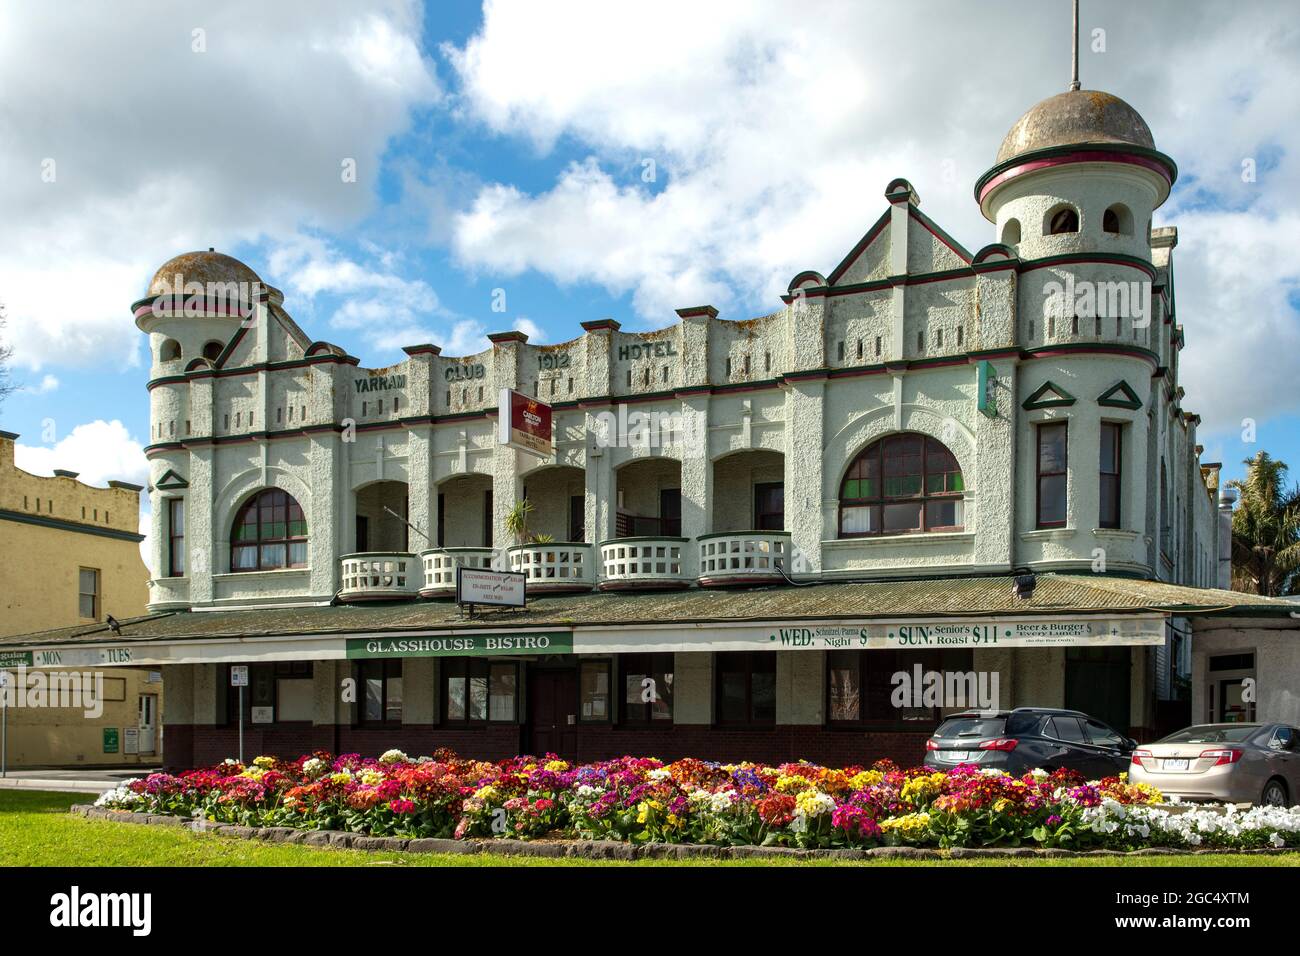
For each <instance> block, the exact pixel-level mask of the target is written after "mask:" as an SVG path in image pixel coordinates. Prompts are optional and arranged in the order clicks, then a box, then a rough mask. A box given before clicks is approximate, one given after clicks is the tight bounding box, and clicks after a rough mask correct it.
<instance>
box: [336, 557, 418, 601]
mask: <svg viewBox="0 0 1300 956" xmlns="http://www.w3.org/2000/svg"><path fill="white" fill-rule="evenodd" d="M340 562H341V563H342V568H343V574H342V577H343V585H342V587H341V588H340V589H339V600H340V601H343V602H345V603H352V602H355V601H396V600H401V599H403V598H413V597H415V596H416V594H417V593H418V592H419V589H420V573H419V567H420V565H419V561H418V560H417V559H416V557H415V555H413V554H406V553H404V552H400V551H382V552H381V551H366V552H362V553H359V554H345V555H343V557H342V558H341V559H340Z"/></svg>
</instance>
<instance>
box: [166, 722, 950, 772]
mask: <svg viewBox="0 0 1300 956" xmlns="http://www.w3.org/2000/svg"><path fill="white" fill-rule="evenodd" d="M524 731H525V728H523V727H520V726H516V725H505V726H500V727H488V728H484V729H482V730H459V729H451V728H443V727H434V726H422V725H415V724H410V725H404V726H401V727H394V728H391V729H377V728H370V727H348V726H343V725H339V726H314V725H312V724H306V723H304V724H279V725H272V726H269V727H268V726H265V725H258V726H257V728H256V729H253V728H252V727H248V726H245V728H244V757H245V759H247V760H251V759H252V758H253V757H256V756H260V755H262V754H268V755H272V756H277V757H285V758H290V759H292V758H294V757H298V756H300V755H302V754H305V753H311V752H312V751H315V750H328V751H330V752H331V753H336V754H338V753H360V754H362V755H364V756H369V757H375V756H378V755H379V754H381V753H383V752H384V751H385V750H389V749H391V748H397V749H399V750H402V751H405V752H406V753H408V754H410V755H412V756H416V755H419V754H430V753H433V751H434V750H436V749H438V748H439V747H449V748H451V749H452V750H454V751H456V752H457V753H458V754H461V755H462V756H465V757H474V758H477V759H480V760H502V759H505V758H507V757H513V756H515V755H516V754H519V753H522V752H524V748H525V747H526V737H525V733H524ZM927 736H928V734H922V733H885V732H876V733H864V732H861V731H856V732H854V731H832V730H827V729H825V728H823V727H809V726H802V725H787V726H780V727H775V728H772V729H770V730H731V729H719V728H713V727H706V726H698V725H690V724H682V725H677V726H673V727H665V728H663V729H659V728H652V729H641V728H635V729H633V728H614V727H606V726H589V725H580V726H578V727H577V728H576V733H575V737H576V739H577V746H576V751H575V752H574V753H572V754H564V755H562V756H565V757H568V758H571V759H573V760H575V761H579V762H584V763H586V762H591V761H596V760H608V759H610V758H612V757H621V756H623V755H624V754H630V755H632V756H647V757H659V758H661V759H663V760H676V759H679V758H681V757H699V758H701V759H704V760H720V761H726V762H738V761H741V760H754V761H761V762H763V763H773V764H775V763H784V762H786V761H793V760H811V761H812V762H814V763H819V764H823V765H825V766H830V767H844V766H850V765H853V764H861V765H869V764H871V763H872V762H874V761H876V760H879V759H881V758H884V757H888V758H889V759H891V760H893V761H895V762H896V763H898V764H899V765H900V766H903V767H909V766H913V765H915V764H919V763H920V762H921V759H922V758H923V757H924V756H925V740H926V737H927ZM166 737H167V746H166V758H167V767H168V769H169V770H179V769H185V768H188V767H196V766H209V765H211V764H214V763H219V762H221V761H222V760H224V759H226V758H227V757H234V756H237V754H238V750H239V731H238V728H237V727H211V726H205V725H194V724H178V725H168V726H167V730H166Z"/></svg>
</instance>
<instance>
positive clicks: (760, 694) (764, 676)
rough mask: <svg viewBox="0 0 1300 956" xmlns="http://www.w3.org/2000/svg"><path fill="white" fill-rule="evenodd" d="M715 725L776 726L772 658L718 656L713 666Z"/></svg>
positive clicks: (768, 655)
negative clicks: (715, 706) (715, 702)
mask: <svg viewBox="0 0 1300 956" xmlns="http://www.w3.org/2000/svg"><path fill="white" fill-rule="evenodd" d="M714 674H715V678H714V682H715V685H716V695H717V722H718V723H719V724H722V725H727V726H735V727H772V726H774V725H775V724H776V654H775V653H773V652H771V651H732V652H726V653H720V654H718V655H717V656H716V658H715V662H714Z"/></svg>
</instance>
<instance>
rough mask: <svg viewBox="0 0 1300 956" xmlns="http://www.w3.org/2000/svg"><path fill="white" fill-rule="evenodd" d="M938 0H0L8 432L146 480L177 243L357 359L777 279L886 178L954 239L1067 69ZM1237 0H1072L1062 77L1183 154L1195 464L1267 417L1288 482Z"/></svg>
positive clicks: (1278, 152)
mask: <svg viewBox="0 0 1300 956" xmlns="http://www.w3.org/2000/svg"><path fill="white" fill-rule="evenodd" d="M932 6H933V7H934V8H935V9H934V10H933V12H932V13H931V14H930V15H927V16H924V17H921V18H915V13H914V11H915V9H916V7H915V4H902V3H885V2H879V3H875V4H833V3H818V2H810V3H807V4H800V5H799V6H798V8H797V9H795V8H792V6H791V5H788V4H781V3H776V2H773V3H766V2H754V3H747V4H742V5H736V6H735V7H732V6H729V5H717V7H716V8H714V7H709V8H703V7H702V6H701V5H699V4H690V3H677V2H663V3H660V4H656V5H653V6H649V7H644V6H642V5H610V4H587V3H573V4H569V3H559V2H557V3H548V4H536V3H531V4H530V3H526V2H514V0H499V2H491V3H487V4H478V3H470V2H437V3H429V4H427V5H421V4H418V3H414V2H407V0H391V2H382V3H380V2H376V3H351V2H343V0H337V2H328V0H327V2H319V3H306V2H303V3H297V2H289V0H286V2H284V3H280V4H276V5H274V7H271V8H267V7H266V6H265V5H261V4H254V3H238V2H236V3H228V4H223V5H221V6H220V8H218V9H215V10H214V8H212V7H210V6H208V5H204V4H201V3H187V2H182V3H177V4H169V5H166V6H163V5H160V4H148V3H144V2H135V0H128V2H125V3H122V4H120V5H114V7H113V9H112V10H111V11H109V10H108V8H107V7H106V6H105V5H102V4H95V3H79V2H74V3H71V4H66V5H59V8H58V9H57V10H55V9H53V6H52V5H44V4H17V5H15V4H7V5H5V7H4V8H3V9H0V85H3V88H4V89H5V90H6V91H9V92H8V93H7V95H6V97H5V98H4V99H3V101H0V138H3V140H4V141H5V142H6V144H7V149H6V150H5V151H4V153H3V155H2V156H0V206H2V207H3V208H5V209H7V210H10V213H11V214H10V215H7V217H6V218H7V220H8V222H7V226H6V229H5V230H3V235H0V302H4V303H5V304H6V306H7V312H8V328H7V329H6V330H5V332H4V333H3V334H4V335H5V336H6V338H7V340H9V341H11V342H12V344H13V345H14V349H15V355H14V360H13V372H14V377H15V379H16V380H17V381H18V382H19V383H20V384H22V385H23V389H22V390H20V391H18V392H17V393H15V394H14V395H12V396H11V397H10V398H9V399H8V400H7V402H6V403H5V405H4V406H3V407H2V408H0V428H3V429H5V430H9V431H16V432H19V433H21V434H22V436H23V437H22V441H21V446H20V463H21V464H23V465H24V467H28V468H30V469H31V470H35V471H42V472H46V473H48V472H49V470H51V469H52V468H55V467H67V468H72V469H74V470H80V471H81V472H82V474H83V478H86V479H88V480H91V481H93V482H102V481H103V480H106V479H107V478H112V477H121V478H126V479H129V480H137V481H141V480H143V477H144V474H145V467H144V464H143V461H142V459H141V456H140V455H139V446H141V445H143V444H145V443H146V441H147V435H148V418H147V416H148V401H147V396H146V393H145V390H144V383H145V380H146V377H147V361H146V356H145V343H144V337H143V336H142V335H140V334H139V333H138V332H137V331H136V330H135V329H134V327H133V326H132V324H131V319H130V316H129V313H128V307H129V305H130V303H131V302H132V301H134V300H135V299H136V298H139V297H140V295H142V293H143V290H144V288H145V286H146V284H147V282H148V280H149V277H150V275H151V274H152V272H153V270H154V269H155V268H156V267H157V266H158V265H160V264H161V263H162V262H163V261H164V260H165V259H167V258H168V257H170V256H171V255H174V254H176V253H179V252H183V251H188V250H191V249H199V248H206V247H208V246H215V247H217V248H218V249H220V250H222V251H225V252H229V253H231V254H233V255H235V256H237V257H239V258H241V259H243V260H244V261H246V262H247V263H249V265H251V266H252V267H253V269H254V270H255V271H257V272H258V274H259V275H261V276H262V277H263V278H264V279H265V280H266V281H268V282H270V283H271V284H273V285H275V286H277V287H279V288H281V289H283V290H284V292H285V295H286V302H285V305H286V308H287V309H288V311H289V312H290V313H291V314H292V315H293V316H294V318H295V319H296V320H298V322H299V323H300V324H301V325H303V326H304V328H306V330H307V331H308V334H309V335H311V336H312V337H313V338H318V339H327V340H330V341H334V342H337V343H339V344H341V345H343V346H344V347H346V348H347V349H348V350H349V351H350V352H352V353H353V354H355V355H358V356H359V357H360V358H361V360H362V362H363V364H367V365H374V366H379V365H385V364H389V363H391V362H393V361H397V360H399V359H400V358H401V357H402V356H401V352H400V346H402V345H408V344H416V343H419V342H423V341H432V342H435V343H437V344H440V345H442V346H443V347H444V349H445V350H446V351H448V352H469V351H474V350H477V349H478V348H480V347H482V346H483V344H484V339H483V336H484V335H485V334H486V333H487V332H492V331H498V330H500V329H503V328H510V327H519V328H523V329H525V330H526V331H528V332H529V334H530V336H533V339H534V341H537V340H541V341H562V340H564V339H567V338H570V337H572V336H574V335H576V334H578V332H579V331H580V329H579V325H578V323H579V322H581V321H584V320H588V319H594V318H600V317H605V316H612V317H614V318H616V319H618V320H619V321H620V322H622V323H623V325H624V327H625V328H632V329H639V328H651V327H658V326H662V325H666V324H668V323H670V322H671V321H673V320H674V318H675V316H674V315H673V311H672V310H673V309H674V308H678V307H682V306H688V305H697V304H702V303H706V302H707V303H712V304H713V305H715V306H717V307H718V308H719V310H720V311H721V313H722V315H723V317H724V318H746V317H749V316H751V315H756V314H761V313H765V312H768V311H771V310H772V309H774V308H775V307H776V306H777V304H778V303H777V299H776V294H777V292H778V291H779V290H782V289H784V286H785V283H786V282H787V281H788V279H789V278H790V277H791V276H792V275H794V274H795V273H796V272H798V271H800V270H802V269H805V268H815V269H820V270H823V271H828V270H829V269H830V268H831V267H833V266H834V264H835V263H836V262H837V261H838V260H839V258H840V257H841V256H842V255H843V253H844V252H845V251H847V250H848V249H849V248H850V247H851V246H852V244H853V243H854V241H855V240H856V239H857V238H858V237H859V236H860V235H861V233H862V232H863V231H864V230H865V228H866V227H867V226H868V225H869V224H870V223H871V222H872V221H873V220H874V219H875V218H876V217H877V216H878V215H879V214H880V212H881V211H882V210H883V209H884V205H885V204H884V200H883V196H882V193H883V189H884V186H885V184H886V183H887V182H888V181H889V180H890V179H891V178H893V177H894V176H898V175H902V176H906V177H907V178H908V179H910V180H911V181H912V183H913V184H914V185H915V186H916V188H917V189H918V191H919V193H920V195H921V197H922V208H923V209H924V210H925V211H926V212H927V213H928V214H929V215H930V216H932V217H933V218H934V219H936V220H937V221H938V222H939V223H940V224H941V225H942V226H943V227H944V228H945V229H947V230H948V231H949V232H950V233H951V234H952V235H954V236H955V237H956V238H957V239H958V240H959V241H961V242H962V243H964V244H965V245H966V246H967V247H968V248H971V249H976V248H979V247H980V246H982V245H984V244H985V243H987V242H990V241H992V240H993V238H994V237H993V235H992V226H991V225H990V224H988V223H987V222H985V221H984V220H983V219H982V218H981V217H980V216H979V213H978V209H977V208H976V207H975V203H974V201H973V199H972V198H971V188H972V186H973V183H974V180H975V179H976V177H978V175H979V174H980V173H981V172H983V171H984V169H986V168H987V167H988V166H989V165H991V163H992V159H993V156H994V154H995V153H996V149H997V146H998V143H999V142H1000V140H1001V138H1002V136H1003V134H1004V133H1005V131H1006V129H1007V128H1009V127H1010V125H1011V123H1012V122H1014V120H1015V119H1016V118H1017V117H1018V116H1019V115H1020V114H1021V113H1022V112H1024V110H1025V109H1027V108H1028V107H1029V106H1031V105H1032V104H1033V103H1035V102H1036V101H1038V100H1040V99H1042V98H1044V97H1046V96H1049V95H1051V94H1053V93H1056V92H1059V91H1060V90H1062V89H1064V86H1065V81H1066V80H1068V67H1069V63H1068V23H1069V9H1068V7H1069V4H1068V3H1067V2H1065V0H1060V2H1056V0H1053V2H1043V3H1038V4H1034V5H1032V6H1031V7H1030V8H1025V7H1024V5H1023V4H1020V3H1013V2H1010V0H1007V2H990V3H984V4H978V5H971V4H964V3H959V2H955V0H953V2H948V0H935V2H934V3H933V4H932ZM1245 6H1246V7H1249V8H1250V9H1249V10H1248V11H1239V12H1238V14H1237V15H1234V16H1233V17H1232V18H1230V19H1229V20H1222V19H1220V18H1218V17H1216V15H1215V11H1216V10H1218V9H1219V8H1218V7H1216V6H1215V5H1213V4H1210V3H1206V4H1196V3H1189V2H1156V3H1150V4H1141V5H1133V4H1125V3H1118V2H1103V0H1094V2H1089V0H1084V4H1083V7H1084V11H1083V32H1084V50H1083V52H1082V54H1081V72H1082V78H1083V81H1084V86H1085V87H1093V88H1101V89H1106V90H1109V91H1110V92H1113V93H1115V94H1117V95H1119V96H1121V97H1123V98H1125V99H1126V100H1128V101H1129V102H1130V103H1132V104H1133V105H1134V106H1135V107H1137V108H1138V110H1139V111H1140V112H1141V113H1142V114H1143V115H1144V116H1145V117H1146V119H1147V121H1148V123H1149V124H1150V125H1151V127H1152V130H1153V133H1154V135H1155V138H1156V143H1157V146H1158V147H1159V148H1161V149H1162V150H1164V151H1166V152H1168V153H1170V154H1171V155H1172V156H1173V157H1174V158H1175V160H1176V161H1177V162H1178V164H1179V166H1180V169H1181V171H1182V176H1181V179H1180V181H1179V183H1178V184H1177V186H1176V187H1175V191H1174V194H1173V196H1172V197H1171V198H1170V200H1169V202H1168V203H1166V205H1165V206H1164V208H1163V209H1162V210H1160V211H1159V212H1158V214H1157V217H1156V225H1168V224H1173V225H1177V226H1178V227H1179V229H1180V245H1179V248H1178V249H1177V250H1176V251H1175V269H1176V273H1177V277H1178V292H1179V301H1178V307H1179V318H1180V321H1181V322H1182V323H1183V324H1184V325H1185V326H1186V330H1187V348H1186V349H1185V350H1184V353H1183V382H1182V383H1183V385H1184V387H1185V388H1186V389H1187V399H1186V408H1187V409H1188V410H1190V411H1195V412H1199V413H1200V414H1201V415H1202V416H1203V417H1204V419H1205V424H1204V425H1203V426H1202V433H1201V441H1202V443H1203V444H1204V445H1205V446H1206V451H1205V455H1204V460H1207V461H1208V460H1222V461H1223V462H1224V464H1225V466H1226V469H1227V472H1228V474H1229V475H1230V476H1237V475H1240V473H1241V470H1242V469H1241V467H1240V462H1241V460H1242V459H1243V458H1246V457H1248V456H1250V455H1253V454H1254V453H1255V452H1256V451H1257V450H1259V449H1260V448H1263V449H1266V450H1268V451H1269V452H1270V453H1272V454H1274V455H1276V456H1278V457H1281V458H1283V459H1284V460H1288V461H1291V462H1293V463H1294V464H1295V466H1296V475H1295V477H1296V478H1300V391H1298V390H1297V389H1296V388H1295V385H1294V380H1295V373H1296V371H1297V361H1296V355H1297V354H1300V317H1298V315H1297V306H1298V305H1300V257H1297V256H1296V255H1295V254H1294V250H1295V248H1296V245H1297V243H1298V242H1300V209H1297V198H1296V197H1298V196H1300V164H1297V161H1296V156H1297V151H1298V150H1300V131H1297V129H1296V124H1295V123H1294V117H1295V115H1296V106H1297V102H1296V100H1297V94H1296V93H1295V92H1294V91H1295V90H1296V89H1297V88H1300V84H1298V83H1297V82H1296V73H1297V67H1298V66H1300V40H1298V39H1297V36H1298V35H1297V29H1296V27H1295V26H1294V25H1293V23H1292V22H1290V20H1291V18H1289V17H1288V16H1286V11H1285V10H1279V9H1278V8H1276V7H1275V6H1274V5H1272V4H1266V3H1260V4H1258V5H1252V4H1246V5H1245ZM1134 8H1136V9H1134ZM900 17H904V18H907V20H908V24H909V25H908V29H907V30H906V31H901V32H900V31H896V30H890V29H882V27H884V26H888V25H890V24H897V23H898V22H899V19H898V18H900ZM68 22H75V23H76V24H77V29H76V30H72V31H69V30H67V29H66V26H67V23H68ZM1096 31H1102V32H1101V33H1100V34H1098V33H1097V32H1096ZM1099 37H1100V43H1099ZM1099 46H1100V47H1101V48H1100V49H1099V48H1098V47H1099ZM958 69H960V72H958ZM348 158H351V159H355V160H356V161H357V168H358V171H359V178H358V181H357V182H355V183H344V182H342V180H341V177H340V176H339V169H340V164H341V162H342V161H343V160H345V159H348ZM48 159H53V160H54V161H55V164H56V168H57V177H56V179H55V181H54V182H46V181H43V180H42V178H41V175H40V171H41V170H42V169H43V168H44V167H43V165H42V164H43V163H44V162H45V161H46V160H48ZM1247 159H1249V160H1252V161H1253V165H1254V170H1255V178H1254V179H1253V180H1252V181H1246V180H1244V179H1243V177H1242V175H1241V170H1242V168H1243V166H1242V163H1243V161H1244V160H1247ZM647 171H652V172H653V176H652V177H649V176H647ZM498 289H500V290H504V294H505V302H506V308H505V311H504V312H494V311H493V309H492V303H493V293H494V290H498ZM1245 418H1252V419H1254V420H1255V422H1256V424H1257V431H1256V441H1255V442H1253V443H1248V442H1243V441H1242V420H1243V419H1245Z"/></svg>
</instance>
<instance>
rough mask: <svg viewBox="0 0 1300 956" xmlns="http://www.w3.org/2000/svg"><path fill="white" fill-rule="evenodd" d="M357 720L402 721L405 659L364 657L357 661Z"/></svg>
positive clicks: (363, 722)
mask: <svg viewBox="0 0 1300 956" xmlns="http://www.w3.org/2000/svg"><path fill="white" fill-rule="evenodd" d="M357 685H358V686H357V689H358V690H359V691H360V693H359V694H358V695H357V696H358V698H359V700H358V703H357V723H359V724H400V723H401V722H402V662H401V660H379V661H361V662H359V663H358V664H357Z"/></svg>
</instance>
